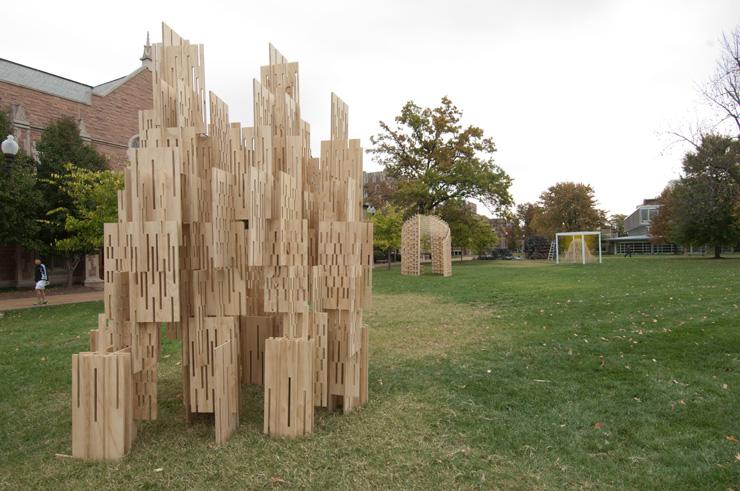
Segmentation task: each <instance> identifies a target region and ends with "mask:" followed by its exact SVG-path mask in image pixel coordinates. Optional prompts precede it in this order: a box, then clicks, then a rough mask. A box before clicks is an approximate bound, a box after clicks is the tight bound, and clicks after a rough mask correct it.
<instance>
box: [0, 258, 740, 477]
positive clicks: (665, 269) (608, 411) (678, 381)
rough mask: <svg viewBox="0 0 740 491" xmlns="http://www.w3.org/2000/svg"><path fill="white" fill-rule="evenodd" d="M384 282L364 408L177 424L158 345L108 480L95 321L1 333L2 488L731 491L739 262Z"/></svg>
mask: <svg viewBox="0 0 740 491" xmlns="http://www.w3.org/2000/svg"><path fill="white" fill-rule="evenodd" d="M453 274H454V276H453V277H451V278H442V277H438V276H432V275H430V274H428V275H424V276H421V277H402V276H400V274H399V271H398V269H394V270H391V271H385V270H382V269H380V270H376V272H375V278H374V280H375V292H376V295H375V302H374V306H373V308H372V309H370V310H369V311H367V312H366V316H365V321H366V322H367V324H368V325H369V326H370V343H371V347H370V402H369V403H368V405H367V406H366V407H364V408H362V409H360V410H358V411H356V412H354V413H352V414H350V415H347V416H342V415H335V414H330V413H328V412H326V411H318V412H317V420H316V428H315V433H314V435H312V436H311V437H308V438H303V439H297V440H280V439H270V438H267V437H266V436H263V435H262V433H261V429H262V409H261V407H262V406H261V401H262V395H261V392H260V390H259V389H258V388H248V389H246V390H243V391H242V392H243V404H242V408H243V414H242V418H241V426H240V427H239V429H238V430H237V432H236V433H235V434H234V436H233V437H232V438H231V440H229V442H227V443H226V444H225V445H222V446H220V447H217V446H215V445H214V444H213V439H214V436H213V429H212V423H210V422H209V421H207V420H203V421H198V422H196V423H195V424H193V425H192V426H188V425H187V424H186V423H185V422H184V421H183V418H182V411H181V401H180V399H179V397H180V390H181V388H180V375H179V369H180V367H179V366H178V362H179V345H178V344H177V343H176V342H171V341H164V342H163V354H162V360H161V371H160V391H159V400H160V402H159V405H160V406H159V407H160V417H159V419H158V420H157V421H154V422H148V423H143V424H140V431H139V437H138V439H137V441H136V443H135V444H134V447H133V450H132V452H131V454H130V455H129V456H128V457H126V458H125V459H124V460H123V461H121V462H119V463H114V464H104V463H83V462H77V461H74V460H69V459H57V458H55V456H54V454H55V453H63V454H67V453H70V452H71V442H70V430H71V420H70V408H69V406H70V385H71V383H70V364H71V355H72V353H74V352H77V351H82V350H85V349H86V345H87V335H86V333H87V331H88V330H89V329H91V328H94V326H95V323H96V315H97V313H98V312H100V310H101V309H102V305H101V304H99V303H91V304H80V305H74V306H59V307H49V308H40V309H29V310H23V311H15V312H8V313H6V314H5V316H4V318H2V319H0V340H1V341H0V488H7V489H18V488H53V489H81V488H111V487H112V488H147V489H149V488H164V487H171V488H190V489H193V488H195V489H213V488H238V489H248V488H263V487H273V486H280V487H299V488H304V487H305V488H316V489H328V488H344V489H368V488H379V489H387V488H418V489H457V488H486V489H497V488H500V489H666V490H678V489H720V490H724V489H740V443H738V441H739V440H740V396H739V394H740V392H739V391H740V377H739V375H738V374H739V372H740V258H734V259H724V260H718V261H715V260H711V259H704V258H683V257H665V258H649V257H645V258H643V257H634V258H631V259H626V258H621V257H617V258H607V259H606V260H605V262H604V264H602V265H589V266H581V265H561V266H556V265H553V264H548V263H543V262H524V261H521V262H513V261H512V262H500V261H495V262H474V263H463V264H459V263H455V264H454V265H453Z"/></svg>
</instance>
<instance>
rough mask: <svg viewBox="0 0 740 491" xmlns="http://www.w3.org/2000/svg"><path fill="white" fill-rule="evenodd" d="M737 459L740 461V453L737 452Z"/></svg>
mask: <svg viewBox="0 0 740 491" xmlns="http://www.w3.org/2000/svg"><path fill="white" fill-rule="evenodd" d="M735 460H737V461H739V462H740V453H736V454H735Z"/></svg>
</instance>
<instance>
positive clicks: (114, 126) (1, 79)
mask: <svg viewBox="0 0 740 491" xmlns="http://www.w3.org/2000/svg"><path fill="white" fill-rule="evenodd" d="M140 61H141V64H140V66H139V67H138V68H137V69H136V70H134V71H133V72H131V73H129V74H128V75H125V76H123V77H120V78H117V79H115V80H111V81H109V82H106V83H104V84H100V85H96V86H92V85H87V84H83V83H80V82H75V81H73V80H69V79H67V78H64V77H60V76H58V75H54V74H51V73H47V72H44V71H42V70H38V69H35V68H31V67H28V66H25V65H21V64H19V63H15V62H12V61H9V60H5V59H2V58H0V110H3V111H6V112H8V114H9V115H10V121H11V123H12V126H13V132H14V134H15V138H16V140H17V141H18V144H19V145H20V146H21V148H22V149H23V150H24V151H25V152H26V153H27V154H29V155H35V149H34V145H35V142H36V141H37V140H38V139H39V137H40V136H41V133H42V132H43V130H44V128H46V126H47V125H49V124H50V123H52V122H54V121H56V120H58V119H60V118H62V117H65V116H67V117H71V118H73V119H74V120H75V121H77V124H78V126H79V128H80V135H81V136H82V138H83V139H84V140H85V141H87V142H89V143H90V144H91V145H93V146H94V147H95V148H96V149H97V150H98V151H99V152H100V153H102V154H104V155H106V156H107V158H108V165H109V167H110V168H112V169H118V168H121V167H123V166H125V165H126V159H127V155H126V149H127V148H128V147H129V146H130V145H131V146H136V145H138V136H137V133H138V112H139V110H140V109H148V108H151V107H152V74H151V62H152V60H151V46H150V45H149V41H148V39H147V44H146V45H145V46H144V53H143V55H142V57H141V58H140ZM4 138H5V135H2V138H1V139H4ZM33 257H34V256H33V253H32V252H30V251H25V250H23V249H22V248H20V247H17V246H14V245H3V246H0V287H13V286H31V285H32V284H33V281H32V280H33ZM48 263H50V264H47V265H48V266H49V269H50V274H51V280H52V282H58V281H62V278H63V277H64V274H63V273H64V271H63V268H62V264H61V262H59V263H58V264H57V261H56V260H55V258H49V259H48ZM85 263H86V264H87V269H88V274H90V273H92V274H94V273H95V272H96V271H97V270H98V268H96V265H95V264H93V262H92V261H90V260H88V261H85ZM93 270H94V271H93ZM75 275H76V278H78V279H81V278H84V275H85V268H84V267H80V268H78V271H76V272H75Z"/></svg>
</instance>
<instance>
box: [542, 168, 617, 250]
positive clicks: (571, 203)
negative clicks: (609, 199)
mask: <svg viewBox="0 0 740 491" xmlns="http://www.w3.org/2000/svg"><path fill="white" fill-rule="evenodd" d="M539 205H540V206H541V207H542V218H541V223H542V230H543V231H546V232H547V233H546V235H548V236H550V237H553V236H554V235H555V233H557V232H577V231H581V230H595V229H599V228H601V227H602V226H603V224H604V222H605V221H606V220H605V218H606V217H605V214H604V212H603V211H601V210H599V209H597V208H596V198H595V197H594V190H593V189H592V188H591V186H589V185H587V184H580V183H574V182H559V183H557V184H555V185H554V186H551V187H550V188H548V189H547V191H545V192H543V193H542V194H541V195H540V202H539Z"/></svg>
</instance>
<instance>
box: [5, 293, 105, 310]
mask: <svg viewBox="0 0 740 491" xmlns="http://www.w3.org/2000/svg"><path fill="white" fill-rule="evenodd" d="M46 300H48V301H49V303H47V304H46V305H43V306H40V307H37V308H44V307H48V306H50V305H64V304H68V303H80V302H94V301H96V300H103V291H102V290H92V291H84V292H74V293H62V292H60V293H57V294H56V295H54V294H47V295H46ZM35 303H36V297H35V294H34V292H33V290H29V291H28V295H27V296H26V297H17V296H14V298H3V297H2V296H0V312H4V311H6V310H15V309H27V308H31V307H36V306H35V305H34V304H35Z"/></svg>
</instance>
